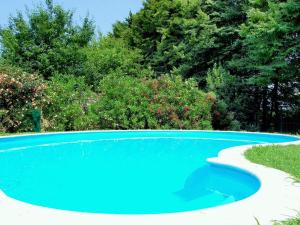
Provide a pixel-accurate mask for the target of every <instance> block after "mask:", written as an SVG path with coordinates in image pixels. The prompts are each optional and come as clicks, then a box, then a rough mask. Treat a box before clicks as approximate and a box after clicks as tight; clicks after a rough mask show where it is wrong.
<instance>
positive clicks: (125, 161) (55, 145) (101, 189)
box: [0, 131, 299, 214]
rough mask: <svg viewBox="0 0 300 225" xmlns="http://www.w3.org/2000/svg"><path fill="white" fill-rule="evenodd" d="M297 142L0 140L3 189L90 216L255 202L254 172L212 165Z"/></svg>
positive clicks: (150, 136) (167, 136) (242, 138)
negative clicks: (235, 152)
mask: <svg viewBox="0 0 300 225" xmlns="http://www.w3.org/2000/svg"><path fill="white" fill-rule="evenodd" d="M296 140H299V139H297V138H295V137H289V136H278V135H266V134H254V133H253V134H250V133H231V132H230V133H228V132H198V131H184V132H182V131H132V132H126V131H124V132H123V131H121V132H87V133H85V132H81V133H65V134H49V135H35V136H23V137H12V138H2V139H0V189H1V190H2V191H3V192H4V193H5V194H6V195H8V196H10V197H12V198H15V199H17V200H21V201H24V202H27V203H31V204H35V205H39V206H45V207H50V208H55V209H63V210H72V211H80V212H91V213H113V214H156V213H169V212H183V211H190V210H196V209H203V208H208V207H213V206H217V205H223V204H228V203H232V202H234V201H238V200H241V199H244V198H246V197H248V196H250V195H252V194H254V193H255V192H256V191H257V190H258V189H259V186H260V183H259V181H258V180H257V179H256V178H255V177H254V176H252V175H250V174H249V173H247V172H244V171H241V170H238V169H233V168H230V167H226V166H217V165H212V164H209V163H207V162H206V159H207V158H210V157H215V156H217V154H218V152H219V151H220V150H222V149H224V148H228V147H232V146H238V145H248V144H262V143H279V142H289V141H296Z"/></svg>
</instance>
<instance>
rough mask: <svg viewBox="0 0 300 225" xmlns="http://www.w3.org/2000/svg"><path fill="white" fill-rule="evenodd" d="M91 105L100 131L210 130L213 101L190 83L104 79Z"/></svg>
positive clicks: (177, 79) (170, 78)
mask: <svg viewBox="0 0 300 225" xmlns="http://www.w3.org/2000/svg"><path fill="white" fill-rule="evenodd" d="M99 90H100V97H99V100H98V101H97V103H96V104H95V105H94V107H93V108H94V111H95V113H96V114H97V115H98V116H99V123H100V128H108V129H211V113H210V110H211V105H212V103H213V100H211V98H210V97H209V96H208V95H207V94H205V93H204V92H202V91H200V90H199V89H198V88H197V84H196V82H195V81H194V80H187V81H183V80H182V78H180V77H179V76H167V75H165V76H162V77H160V78H158V79H150V78H134V77H129V76H121V77H120V76H114V75H111V76H107V77H105V78H104V79H103V80H102V81H101V83H100V87H99Z"/></svg>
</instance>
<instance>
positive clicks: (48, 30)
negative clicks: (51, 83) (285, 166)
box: [0, 0, 94, 79]
mask: <svg viewBox="0 0 300 225" xmlns="http://www.w3.org/2000/svg"><path fill="white" fill-rule="evenodd" d="M26 15H27V17H25V16H24V15H23V14H22V13H21V12H19V13H18V14H17V15H16V16H13V17H10V19H9V25H8V27H5V28H1V29H0V41H1V44H2V48H3V49H2V56H3V58H4V59H5V60H6V61H7V62H8V63H10V64H13V65H15V66H19V67H21V68H23V69H24V70H26V71H27V72H30V73H33V72H34V73H36V72H37V73H40V74H42V75H43V76H44V77H45V78H46V79H49V78H50V77H51V76H53V74H55V73H61V74H74V75H78V74H81V73H82V63H83V61H84V60H85V55H84V54H83V53H82V52H81V51H80V49H81V48H82V47H85V46H87V44H88V43H89V42H90V40H91V38H92V37H93V34H94V26H93V22H92V21H91V20H89V19H88V18H87V17H86V18H84V20H83V23H82V25H81V26H79V25H74V23H73V13H72V12H71V11H68V10H64V9H63V8H62V7H61V6H59V5H54V4H53V1H52V0H46V4H45V6H44V7H43V6H39V7H37V8H36V9H34V10H32V11H28V12H27V14H26Z"/></svg>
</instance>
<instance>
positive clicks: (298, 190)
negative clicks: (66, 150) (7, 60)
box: [0, 130, 300, 225]
mask: <svg viewBox="0 0 300 225" xmlns="http://www.w3.org/2000/svg"><path fill="white" fill-rule="evenodd" d="M135 131H154V130H129V132H135ZM155 131H168V130H155ZM171 131H183V132H185V131H187V130H171ZM188 131H190V130H188ZM85 132H116V131H114V130H107V131H99V130H98V131H97V130H96V131H85ZM118 132H124V131H118ZM195 132H199V130H195ZM201 132H205V131H203V130H201ZM210 132H213V131H210ZM218 132H234V133H236V132H235V131H218ZM58 133H78V132H56V133H43V134H26V135H13V136H4V137H0V140H1V138H13V137H19V136H32V135H47V134H58ZM240 133H257V134H269V133H258V132H240ZM272 135H280V136H290V137H294V136H292V135H285V134H272ZM291 144H299V145H300V140H299V141H293V142H285V143H276V145H283V146H284V145H291ZM257 145H259V146H266V145H273V144H255V145H244V146H236V147H231V148H227V149H223V150H222V151H220V152H219V154H218V157H216V158H210V159H207V161H208V162H209V163H212V164H218V165H223V166H229V167H233V168H237V169H240V170H245V171H246V172H248V173H250V174H252V175H254V176H256V177H257V178H258V179H259V180H260V182H261V187H260V189H259V190H258V191H257V192H256V193H255V194H254V195H251V196H250V197H248V198H246V199H243V200H241V201H238V202H234V203H231V204H227V205H222V206H216V207H213V208H207V209H201V210H195V211H190V212H180V213H166V214H149V215H112V214H93V213H80V212H72V211H65V210H56V209H50V208H46V207H41V206H35V205H31V204H28V203H24V202H21V201H18V200H15V199H12V198H10V197H8V196H6V195H5V194H4V193H3V192H2V191H1V190H0V225H96V224H97V225H99V224H101V225H196V224H197V225H199V224H201V225H257V221H256V219H257V220H258V221H259V223H260V224H262V225H271V224H273V221H274V220H285V219H287V218H290V217H294V216H296V215H297V212H300V183H296V182H295V181H294V179H293V178H291V177H290V176H289V175H288V174H287V173H285V172H282V171H279V170H276V169H272V168H268V167H265V166H262V165H258V164H254V163H251V162H250V161H248V160H247V159H245V157H244V152H245V151H246V150H248V149H250V148H252V147H253V146H257Z"/></svg>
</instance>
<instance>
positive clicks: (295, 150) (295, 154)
mask: <svg viewBox="0 0 300 225" xmlns="http://www.w3.org/2000/svg"><path fill="white" fill-rule="evenodd" d="M245 156H246V158H247V159H248V160H250V161H252V162H254V163H257V164H261V165H265V166H268V167H272V168H276V169H279V170H283V171H285V172H287V173H289V174H291V175H292V176H293V177H294V178H295V179H296V180H298V181H300V145H288V146H275V145H273V146H265V147H255V148H252V149H251V150H249V151H247V152H246V153H245ZM275 225H300V217H299V218H295V219H291V220H288V221H284V222H277V223H275Z"/></svg>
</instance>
